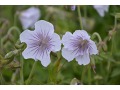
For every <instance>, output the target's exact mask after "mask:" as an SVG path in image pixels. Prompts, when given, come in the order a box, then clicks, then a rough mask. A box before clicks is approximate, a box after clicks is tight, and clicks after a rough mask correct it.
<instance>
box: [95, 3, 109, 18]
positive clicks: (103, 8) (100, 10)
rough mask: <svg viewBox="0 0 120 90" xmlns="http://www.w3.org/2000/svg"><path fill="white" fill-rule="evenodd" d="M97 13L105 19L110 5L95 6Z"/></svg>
mask: <svg viewBox="0 0 120 90" xmlns="http://www.w3.org/2000/svg"><path fill="white" fill-rule="evenodd" d="M93 7H94V8H95V9H96V11H97V12H98V13H99V15H100V16H101V17H104V15H105V12H108V9H109V5H93Z"/></svg>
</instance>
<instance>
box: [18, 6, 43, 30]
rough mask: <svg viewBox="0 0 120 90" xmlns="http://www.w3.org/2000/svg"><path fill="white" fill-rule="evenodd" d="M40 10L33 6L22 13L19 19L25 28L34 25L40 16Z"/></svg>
mask: <svg viewBox="0 0 120 90" xmlns="http://www.w3.org/2000/svg"><path fill="white" fill-rule="evenodd" d="M40 16H41V15H40V10H39V9H38V8H36V7H31V8H29V9H27V10H24V11H22V12H21V13H20V16H19V19H20V21H21V24H22V27H23V29H27V28H30V27H33V26H34V23H35V22H37V21H38V19H39V18H40Z"/></svg>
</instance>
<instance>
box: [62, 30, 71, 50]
mask: <svg viewBox="0 0 120 90" xmlns="http://www.w3.org/2000/svg"><path fill="white" fill-rule="evenodd" d="M72 39H73V36H72V33H70V32H66V33H65V35H63V37H62V43H63V45H64V48H69V49H72V47H71V42H72Z"/></svg>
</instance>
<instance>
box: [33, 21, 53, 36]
mask: <svg viewBox="0 0 120 90" xmlns="http://www.w3.org/2000/svg"><path fill="white" fill-rule="evenodd" d="M35 31H37V32H38V33H42V34H43V35H44V36H46V35H50V36H51V35H52V34H53V33H54V26H53V25H52V24H51V23H49V22H47V21H44V20H40V21H38V22H36V23H35Z"/></svg>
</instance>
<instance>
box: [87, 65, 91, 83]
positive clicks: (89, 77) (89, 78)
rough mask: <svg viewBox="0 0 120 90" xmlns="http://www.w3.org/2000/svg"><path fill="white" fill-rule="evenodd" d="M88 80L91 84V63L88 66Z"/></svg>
mask: <svg viewBox="0 0 120 90" xmlns="http://www.w3.org/2000/svg"><path fill="white" fill-rule="evenodd" d="M88 82H89V85H91V66H90V65H89V68H88Z"/></svg>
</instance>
